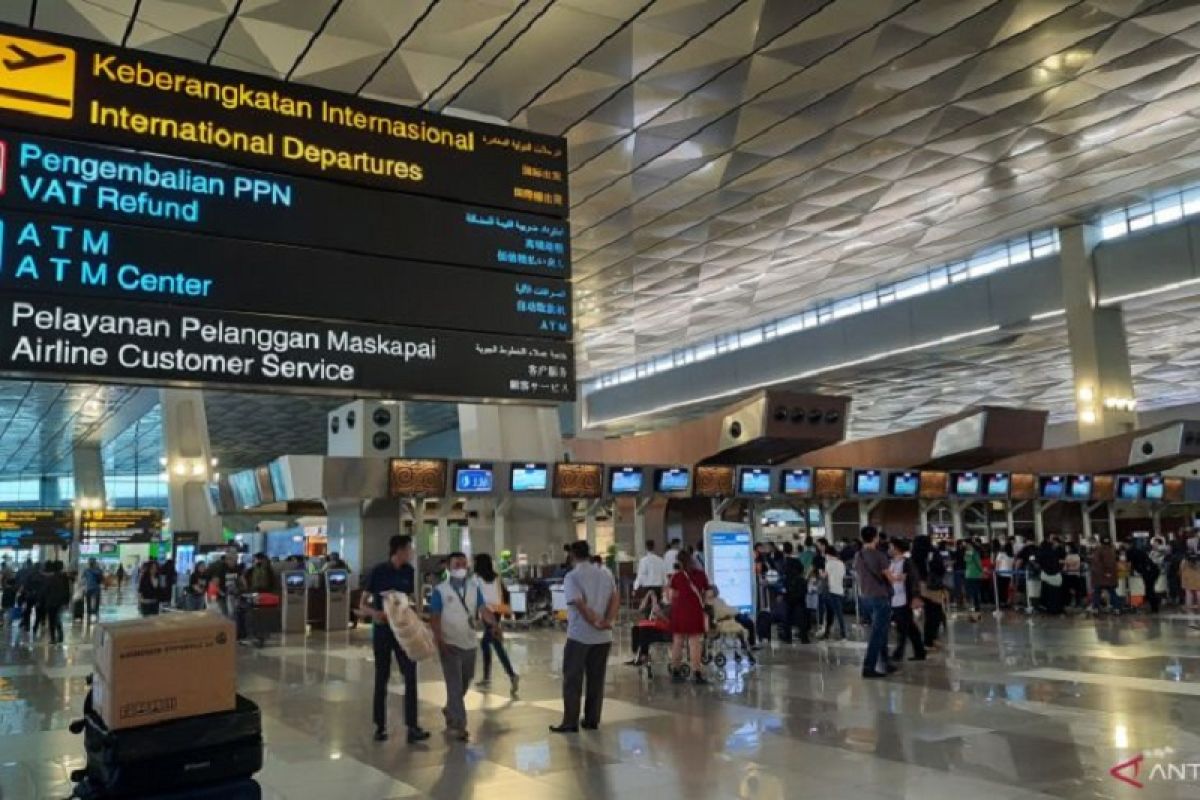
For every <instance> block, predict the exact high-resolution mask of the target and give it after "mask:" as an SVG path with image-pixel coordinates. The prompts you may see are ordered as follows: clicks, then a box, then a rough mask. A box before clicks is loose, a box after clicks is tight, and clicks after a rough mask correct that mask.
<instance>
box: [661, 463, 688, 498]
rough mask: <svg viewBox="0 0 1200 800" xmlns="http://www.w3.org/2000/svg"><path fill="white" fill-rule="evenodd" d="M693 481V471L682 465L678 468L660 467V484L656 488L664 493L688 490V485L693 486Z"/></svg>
mask: <svg viewBox="0 0 1200 800" xmlns="http://www.w3.org/2000/svg"><path fill="white" fill-rule="evenodd" d="M691 482H692V476H691V472H690V471H688V470H687V469H684V468H682V467H679V468H677V469H660V470H659V471H658V485H657V486H656V487H655V488H656V489H657V490H658V491H660V492H663V493H664V494H667V493H670V492H686V491H687V490H688V487H689V486H691Z"/></svg>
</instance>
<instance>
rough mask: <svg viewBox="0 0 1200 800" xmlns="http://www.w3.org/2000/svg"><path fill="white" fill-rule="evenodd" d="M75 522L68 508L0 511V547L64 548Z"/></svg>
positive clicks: (69, 539)
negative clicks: (41, 546) (51, 546)
mask: <svg viewBox="0 0 1200 800" xmlns="http://www.w3.org/2000/svg"><path fill="white" fill-rule="evenodd" d="M74 524H75V520H74V515H73V512H71V511H53V510H21V511H0V547H31V546H33V545H35V544H37V545H53V546H56V547H66V546H67V545H69V544H70V543H71V535H72V533H71V532H72V529H73V528H74Z"/></svg>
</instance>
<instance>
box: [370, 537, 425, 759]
mask: <svg viewBox="0 0 1200 800" xmlns="http://www.w3.org/2000/svg"><path fill="white" fill-rule="evenodd" d="M388 553H389V554H390V555H389V556H388V560H387V561H384V562H383V563H382V564H378V565H376V566H375V568H374V569H372V570H371V574H370V576H369V577H368V578H367V587H366V589H367V592H369V593H370V595H371V607H372V608H373V609H375V621H374V622H375V624H374V625H373V626H372V630H371V641H372V643H373V644H374V647H375V714H374V716H375V741H377V742H382V741H386V740H387V738H388V732H387V685H388V680H389V679H390V678H391V677H392V656H393V655H395V657H396V663H397V664H399V665H400V674H401V675H403V676H404V724H405V726H407V728H408V736H407V739H408V743H409V744H413V743H415V742H421V741H424V740H426V739H428V738H429V731H426V730H423V729H422V728H421V726H420V725H418V724H417V663H416V662H415V661H413V660H412V659H411V658H409V657H408V654H407V653H405V652H404V648H402V647H401V646H400V642H398V641H397V640H396V634H394V633H392V626H391V625H389V624H388V620H387V615H386V614H384V612H383V593H384V592H387V591H395V592H401V593H403V594H406V595H408V596H409V598H410V599H411V598H412V597H413V595H414V592H415V591H416V573H415V571H414V570H413V566H412V564H411V563H410V562H411V561H412V537H411V536H399V535H397V536H393V537H392V538H391V539H389V540H388Z"/></svg>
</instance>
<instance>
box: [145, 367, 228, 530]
mask: <svg viewBox="0 0 1200 800" xmlns="http://www.w3.org/2000/svg"><path fill="white" fill-rule="evenodd" d="M160 402H161V403H162V419H163V447H164V449H165V450H166V460H167V463H166V468H165V469H166V473H167V507H168V512H167V513H168V515H169V516H170V518H171V530H173V531H196V532H197V533H198V534H199V536H200V544H220V542H221V525H220V520H219V519H218V518H217V517H216V516H215V515H214V514H213V513H212V508H211V507H210V506H209V502H208V489H207V484H208V481H209V480H210V478H211V477H212V471H213V470H212V466H211V464H212V450H211V448H210V447H209V442H208V416H207V414H205V411H204V393H203V392H200V391H197V390H194V389H162V390H160Z"/></svg>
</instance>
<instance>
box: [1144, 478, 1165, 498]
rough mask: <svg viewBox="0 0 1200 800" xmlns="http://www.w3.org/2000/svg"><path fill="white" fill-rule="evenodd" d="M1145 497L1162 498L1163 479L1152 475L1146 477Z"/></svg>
mask: <svg viewBox="0 0 1200 800" xmlns="http://www.w3.org/2000/svg"><path fill="white" fill-rule="evenodd" d="M1146 499H1147V500H1162V499H1163V479H1162V478H1158V477H1154V478H1146Z"/></svg>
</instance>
